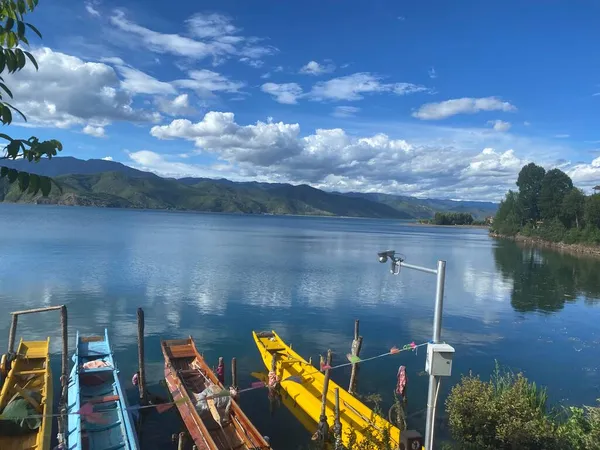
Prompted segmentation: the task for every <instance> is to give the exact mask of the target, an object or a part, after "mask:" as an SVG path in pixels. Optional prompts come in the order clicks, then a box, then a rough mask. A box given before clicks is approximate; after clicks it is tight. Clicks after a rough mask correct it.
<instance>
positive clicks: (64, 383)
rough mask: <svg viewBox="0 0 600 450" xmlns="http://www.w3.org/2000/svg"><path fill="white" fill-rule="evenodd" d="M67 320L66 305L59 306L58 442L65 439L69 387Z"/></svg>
mask: <svg viewBox="0 0 600 450" xmlns="http://www.w3.org/2000/svg"><path fill="white" fill-rule="evenodd" d="M68 325H69V324H68V320H67V307H66V306H65V305H62V306H61V308H60V328H61V331H62V361H61V366H62V367H61V374H60V386H61V396H60V414H61V420H59V421H58V434H59V436H61V438H60V439H61V440H62V441H63V442H60V443H61V444H64V441H65V440H66V435H65V431H66V426H67V389H68V387H69V375H68V371H69V329H68Z"/></svg>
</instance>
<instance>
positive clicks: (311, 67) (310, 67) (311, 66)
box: [300, 61, 335, 75]
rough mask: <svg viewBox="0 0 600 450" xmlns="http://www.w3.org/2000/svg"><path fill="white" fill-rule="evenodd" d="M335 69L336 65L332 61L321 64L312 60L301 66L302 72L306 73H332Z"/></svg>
mask: <svg viewBox="0 0 600 450" xmlns="http://www.w3.org/2000/svg"><path fill="white" fill-rule="evenodd" d="M334 70H335V66H334V65H333V64H332V63H329V62H327V63H325V64H319V63H318V62H317V61H310V62H308V63H307V64H306V65H304V66H302V67H301V68H300V73H302V74H305V75H322V74H324V73H331V72H333V71H334Z"/></svg>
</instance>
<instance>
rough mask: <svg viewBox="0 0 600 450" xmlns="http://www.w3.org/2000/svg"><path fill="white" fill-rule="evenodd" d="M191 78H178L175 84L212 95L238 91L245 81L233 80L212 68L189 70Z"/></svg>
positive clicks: (200, 93)
mask: <svg viewBox="0 0 600 450" xmlns="http://www.w3.org/2000/svg"><path fill="white" fill-rule="evenodd" d="M188 75H189V79H184V80H176V81H174V82H173V85H174V86H177V87H180V88H186V89H193V90H194V91H196V93H197V94H198V95H200V96H202V97H207V96H208V97H210V96H212V95H213V93H214V92H228V93H238V92H239V90H240V89H241V88H243V87H244V86H245V83H243V82H241V81H232V80H230V79H228V78H227V77H226V76H224V75H221V74H219V73H217V72H213V71H212V70H207V69H200V70H191V71H189V72H188Z"/></svg>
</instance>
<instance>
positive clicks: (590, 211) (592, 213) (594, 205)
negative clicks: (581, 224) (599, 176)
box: [585, 194, 600, 228]
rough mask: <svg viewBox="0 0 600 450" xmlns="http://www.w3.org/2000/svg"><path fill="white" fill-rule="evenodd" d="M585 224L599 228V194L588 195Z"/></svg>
mask: <svg viewBox="0 0 600 450" xmlns="http://www.w3.org/2000/svg"><path fill="white" fill-rule="evenodd" d="M585 222H586V223H587V224H589V225H593V226H595V227H598V228H600V194H594V195H590V196H589V197H588V198H587V199H586V201H585Z"/></svg>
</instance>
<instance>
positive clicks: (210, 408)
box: [161, 337, 271, 450]
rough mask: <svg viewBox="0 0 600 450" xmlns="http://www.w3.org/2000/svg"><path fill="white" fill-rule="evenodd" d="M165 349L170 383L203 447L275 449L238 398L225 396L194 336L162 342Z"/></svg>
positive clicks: (209, 449) (193, 434) (203, 449)
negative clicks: (244, 410)
mask: <svg viewBox="0 0 600 450" xmlns="http://www.w3.org/2000/svg"><path fill="white" fill-rule="evenodd" d="M161 348H162V352H163V355H164V357H165V380H166V382H167V386H168V388H169V391H170V392H171V395H172V396H173V400H174V401H175V402H176V405H177V408H178V409H179V414H180V415H181V418H182V419H183V422H184V423H185V426H186V428H187V430H188V431H189V433H190V435H191V437H192V439H193V441H194V444H196V447H198V449H199V450H233V449H235V450H243V449H248V450H258V449H265V450H267V449H270V448H271V447H270V446H269V444H268V443H267V441H266V440H265V438H264V437H263V436H262V435H261V434H260V433H259V432H258V430H257V429H256V428H255V427H254V425H253V424H252V422H250V420H248V417H246V415H245V414H244V413H243V411H242V410H241V408H240V407H239V405H238V404H237V402H236V401H235V400H234V398H232V397H231V396H228V395H223V393H225V394H226V392H225V388H224V387H223V385H222V384H221V383H220V382H219V380H218V379H217V377H216V375H215V373H214V372H213V371H212V369H211V368H210V367H209V366H208V364H206V362H205V361H204V358H203V357H202V356H201V355H200V353H198V350H197V349H196V345H195V344H194V340H193V339H192V338H191V337H188V338H187V339H177V340H167V341H161Z"/></svg>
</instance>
